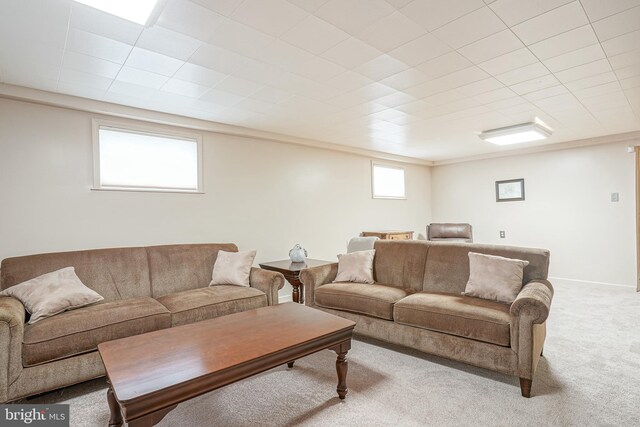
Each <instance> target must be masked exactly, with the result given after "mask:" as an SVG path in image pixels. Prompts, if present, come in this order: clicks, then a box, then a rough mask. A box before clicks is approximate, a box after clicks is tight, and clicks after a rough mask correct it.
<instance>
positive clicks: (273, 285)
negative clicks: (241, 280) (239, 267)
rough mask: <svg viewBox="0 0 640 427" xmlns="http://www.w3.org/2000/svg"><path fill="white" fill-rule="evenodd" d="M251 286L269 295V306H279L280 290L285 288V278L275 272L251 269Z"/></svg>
mask: <svg viewBox="0 0 640 427" xmlns="http://www.w3.org/2000/svg"><path fill="white" fill-rule="evenodd" d="M249 285H250V286H251V287H252V288H256V289H259V290H261V291H262V292H264V293H265V294H266V295H267V303H268V304H269V305H276V304H278V290H279V289H282V287H283V286H284V276H283V275H282V273H277V272H275V271H268V270H263V269H261V268H256V267H251V275H250V276H249Z"/></svg>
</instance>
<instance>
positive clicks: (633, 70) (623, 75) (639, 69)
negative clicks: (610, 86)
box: [615, 64, 640, 80]
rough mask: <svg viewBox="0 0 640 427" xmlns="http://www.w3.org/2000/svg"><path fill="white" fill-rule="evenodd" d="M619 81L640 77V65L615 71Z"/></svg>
mask: <svg viewBox="0 0 640 427" xmlns="http://www.w3.org/2000/svg"><path fill="white" fill-rule="evenodd" d="M615 73H616V76H618V80H624V79H628V78H630V77H636V76H638V75H640V64H633V65H629V66H628V67H624V68H620V69H618V70H616V71H615Z"/></svg>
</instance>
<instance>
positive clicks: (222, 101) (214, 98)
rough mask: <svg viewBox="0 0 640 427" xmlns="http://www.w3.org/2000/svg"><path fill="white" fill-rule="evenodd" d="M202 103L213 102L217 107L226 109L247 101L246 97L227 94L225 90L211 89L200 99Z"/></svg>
mask: <svg viewBox="0 0 640 427" xmlns="http://www.w3.org/2000/svg"><path fill="white" fill-rule="evenodd" d="M200 99H201V100H202V101H209V102H213V103H214V104H217V105H224V106H226V107H232V106H234V105H236V104H237V103H238V102H240V101H242V100H243V99H245V97H244V96H240V95H237V94H235V93H231V92H227V91H224V90H218V89H215V88H214V89H211V90H210V91H209V92H207V93H205V94H204V95H202V96H201V97H200Z"/></svg>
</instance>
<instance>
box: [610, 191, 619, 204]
mask: <svg viewBox="0 0 640 427" xmlns="http://www.w3.org/2000/svg"><path fill="white" fill-rule="evenodd" d="M611 201H612V202H619V201H620V194H619V193H611Z"/></svg>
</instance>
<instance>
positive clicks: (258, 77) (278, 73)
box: [233, 57, 285, 86]
mask: <svg viewBox="0 0 640 427" xmlns="http://www.w3.org/2000/svg"><path fill="white" fill-rule="evenodd" d="M284 73H285V72H284V71H283V70H282V68H280V67H276V66H275V65H271V64H265V63H264V62H261V61H257V60H255V59H251V58H246V57H245V58H242V65H241V66H240V67H238V68H237V69H236V71H235V72H234V73H233V75H234V76H236V77H241V78H243V79H246V80H250V81H252V82H254V83H258V84H261V85H271V86H275V85H277V84H278V82H280V79H281V78H282V76H283V75H284Z"/></svg>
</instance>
